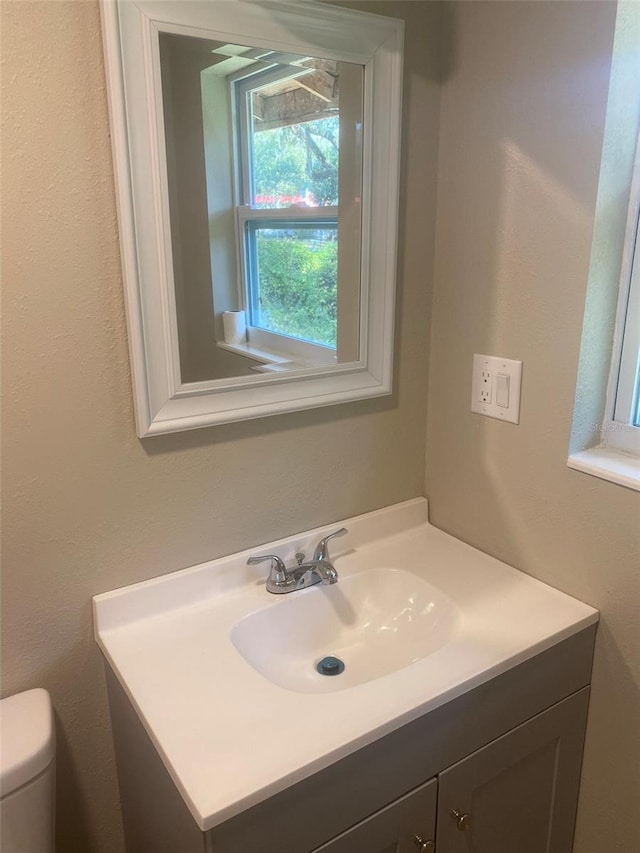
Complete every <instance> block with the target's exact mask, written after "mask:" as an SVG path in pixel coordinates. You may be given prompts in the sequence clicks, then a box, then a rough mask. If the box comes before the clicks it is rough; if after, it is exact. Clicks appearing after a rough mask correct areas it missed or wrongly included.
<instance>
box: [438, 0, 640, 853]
mask: <svg viewBox="0 0 640 853" xmlns="http://www.w3.org/2000/svg"><path fill="white" fill-rule="evenodd" d="M615 11H616V7H615V4H614V3H608V2H604V3H588V4H583V3H563V2H558V3H535V2H534V3H528V2H517V3H484V2H471V3H465V2H459V3H452V4H449V13H448V20H447V26H446V30H445V41H446V43H447V48H448V57H449V68H448V74H447V79H446V81H445V84H444V88H443V93H442V109H441V116H440V119H441V123H440V149H439V151H440V156H439V183H438V213H437V223H438V224H437V233H436V264H435V284H434V300H433V305H432V332H431V334H432V345H431V353H430V385H429V407H428V427H427V480H426V482H427V495H428V497H429V499H430V502H431V503H430V506H431V516H432V520H433V521H434V523H435V524H436V525H437V526H439V527H442V528H444V529H445V530H447V531H450V532H451V533H453V534H454V535H456V536H458V537H460V538H461V539H463V540H465V541H467V542H470V543H472V544H473V545H476V546H477V547H479V548H481V549H482V550H483V551H487V552H489V553H491V554H494V555H495V556H497V557H499V558H501V559H503V560H505V561H506V562H508V563H510V564H512V565H514V566H517V567H518V568H521V569H523V570H525V571H527V572H529V573H530V574H532V575H535V576H536V577H538V578H540V579H542V580H543V581H546V582H547V583H550V584H551V585H553V586H556V587H558V588H560V589H562V590H564V591H566V592H568V593H571V594H573V595H576V596H577V597H578V598H581V599H583V600H584V601H587V602H589V603H590V604H592V605H594V606H596V607H598V608H599V609H600V610H601V612H602V622H601V625H600V629H599V638H598V645H597V653H596V663H595V671H594V684H593V696H592V704H591V712H590V722H589V732H588V740H587V749H586V756H585V765H584V776H583V784H582V792H581V805H580V812H579V817H578V829H577V841H576V848H575V853H599V851H602V850H605V851H607V853H632V851H637V850H640V824H639V823H638V821H637V804H638V798H639V796H640V728H639V726H638V720H640V630H639V627H638V625H639V622H638V601H639V600H640V565H639V551H640V524H639V521H640V496H639V495H638V494H637V493H635V492H632V491H630V490H627V489H624V488H621V487H620V486H616V485H613V484H611V483H608V482H605V481H602V480H597V479H595V478H593V477H589V476H587V475H585V474H581V473H578V472H576V471H571V470H569V469H568V468H567V467H566V458H567V450H568V446H569V435H570V429H571V416H572V409H573V397H574V391H575V383H576V371H577V362H578V351H579V346H580V334H581V328H582V316H583V307H584V299H585V291H586V284H587V276H588V270H589V258H590V248H591V233H592V227H593V219H594V210H595V199H596V190H597V185H598V171H599V162H600V153H601V145H602V137H603V127H604V118H605V110H606V100H607V83H608V71H609V62H610V56H611V45H612V38H613V32H614V18H615ZM474 352H479V353H488V354H495V355H503V356H507V357H510V358H521V359H522V360H523V362H524V365H523V386H522V388H523V391H522V410H521V423H520V425H519V426H511V425H509V424H504V423H499V422H497V421H495V420H490V419H487V418H482V417H480V416H478V415H472V414H471V412H470V411H469V393H470V379H471V376H470V374H471V360H472V354H473V353H474Z"/></svg>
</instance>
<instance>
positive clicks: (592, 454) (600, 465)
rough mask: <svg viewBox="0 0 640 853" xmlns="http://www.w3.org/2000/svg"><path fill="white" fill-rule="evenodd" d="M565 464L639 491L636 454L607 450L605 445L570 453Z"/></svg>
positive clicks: (638, 462) (639, 477) (638, 465)
mask: <svg viewBox="0 0 640 853" xmlns="http://www.w3.org/2000/svg"><path fill="white" fill-rule="evenodd" d="M567 465H568V466H569V468H573V469H574V470H575V471H582V473H583V474H591V475H592V476H593V477H600V479H601V480H609V481H610V482H611V483H617V484H618V485H619V486H625V487H626V488H627V489H634V490H635V491H636V492H640V458H638V457H637V456H630V455H629V454H627V453H620V452H618V451H616V450H607V448H605V447H593V448H591V449H590V450H582V451H580V452H579V453H572V454H571V456H569V458H568V459H567Z"/></svg>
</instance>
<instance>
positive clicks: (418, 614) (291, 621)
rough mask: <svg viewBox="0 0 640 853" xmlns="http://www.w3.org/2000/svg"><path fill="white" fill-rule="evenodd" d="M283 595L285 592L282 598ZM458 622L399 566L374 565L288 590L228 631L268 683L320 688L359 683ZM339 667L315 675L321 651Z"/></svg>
mask: <svg viewBox="0 0 640 853" xmlns="http://www.w3.org/2000/svg"><path fill="white" fill-rule="evenodd" d="M283 598H284V597H283ZM460 619H461V616H460V613H459V610H458V609H457V608H456V606H455V605H454V604H453V602H452V601H451V600H450V599H449V598H447V596H446V595H443V593H441V592H440V591H439V590H437V589H435V587H433V586H432V585H431V584H429V583H427V582H426V581H424V580H422V578H419V577H417V576H416V575H413V574H411V573H409V572H406V571H403V570H402V569H387V568H378V569H371V570H370V571H367V572H361V573H360V574H356V575H351V576H350V577H346V578H344V579H341V580H340V581H339V582H338V583H337V584H334V585H332V586H320V585H318V586H315V587H312V588H310V589H307V590H304V591H302V592H293V593H289V594H287V595H286V600H282V601H278V602H276V603H275V604H274V605H272V606H270V607H265V608H264V609H262V610H259V611H258V612H257V613H252V614H250V615H249V616H246V617H245V618H244V619H242V620H241V621H240V622H238V624H237V625H235V626H234V628H233V630H232V631H231V640H232V642H233V644H234V646H235V647H236V649H237V650H238V651H239V652H240V654H241V655H242V656H243V658H244V659H245V660H246V661H247V662H248V663H250V664H251V666H253V667H254V669H256V670H257V671H258V672H259V673H261V674H262V675H264V676H265V677H266V678H268V679H269V680H270V681H272V682H273V683H274V684H277V685H279V686H280V687H285V688H287V689H288V690H297V691H301V692H304V693H326V692H330V691H333V690H344V689H345V688H346V687H353V686H355V685H356V684H363V683H364V682H366V681H371V679H373V678H379V677H380V676H382V675H387V674H388V673H390V672H395V671H396V670H398V669H401V668H402V667H405V666H408V665H409V664H411V663H414V662H415V661H417V660H420V659H421V658H423V657H425V656H426V655H428V654H431V653H432V652H434V651H436V650H437V649H439V648H441V647H442V646H443V645H444V644H445V643H447V642H448V641H449V640H450V639H451V638H452V637H453V636H454V633H455V629H456V625H457V624H458V623H459V621H460ZM328 655H330V656H333V657H337V658H339V659H340V660H341V661H342V662H343V663H344V665H345V668H344V671H343V672H342V673H340V674H339V675H328V676H327V675H321V674H320V673H319V672H318V671H317V670H316V665H317V664H318V662H319V661H320V660H321V659H322V658H324V657H325V656H328Z"/></svg>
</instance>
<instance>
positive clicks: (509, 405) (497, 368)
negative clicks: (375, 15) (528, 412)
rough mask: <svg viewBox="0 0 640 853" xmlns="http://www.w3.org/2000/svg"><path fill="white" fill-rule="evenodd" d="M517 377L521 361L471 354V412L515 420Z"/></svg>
mask: <svg viewBox="0 0 640 853" xmlns="http://www.w3.org/2000/svg"><path fill="white" fill-rule="evenodd" d="M521 379H522V362H521V361H514V360H513V359H510V358H497V357H496V356H493V355H477V354H475V355H474V356H473V374H472V381H471V411H472V412H476V413H477V414H479V415H486V416H487V417H489V418H497V419H498V420H501V421H508V422H509V423H513V424H517V423H519V422H520V384H521Z"/></svg>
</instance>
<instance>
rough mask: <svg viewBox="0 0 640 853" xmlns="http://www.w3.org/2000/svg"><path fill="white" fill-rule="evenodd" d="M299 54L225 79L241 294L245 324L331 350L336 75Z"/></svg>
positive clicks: (328, 66)
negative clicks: (292, 62) (291, 61)
mask: <svg viewBox="0 0 640 853" xmlns="http://www.w3.org/2000/svg"><path fill="white" fill-rule="evenodd" d="M298 62H299V63H300V65H296V66H287V67H284V68H283V67H282V66H281V65H280V66H278V67H276V68H274V69H267V70H263V71H260V72H258V73H253V74H250V75H249V76H246V77H244V78H240V79H236V80H234V81H233V82H232V84H231V85H232V90H233V95H232V97H233V102H234V106H235V131H236V144H235V149H236V159H237V175H236V177H237V182H238V186H237V194H238V207H237V211H238V233H239V235H240V239H241V242H242V245H241V247H240V249H241V255H242V260H243V270H244V275H243V278H244V287H245V291H246V294H245V299H246V305H247V310H248V321H249V324H250V326H253V327H256V328H259V329H262V330H265V331H267V332H272V333H276V334H279V335H285V336H289V337H294V338H297V339H299V340H303V341H309V342H312V343H315V344H320V345H322V346H325V347H328V348H331V349H333V350H335V348H336V337H337V285H338V201H339V198H338V194H339V190H338V166H339V133H340V122H339V115H338V97H339V96H338V91H339V75H338V73H337V64H336V63H332V62H329V61H319V60H298ZM304 63H310V65H311V67H305V64H304Z"/></svg>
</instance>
